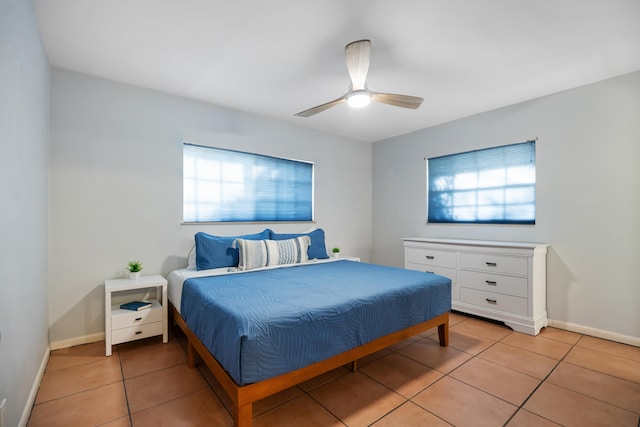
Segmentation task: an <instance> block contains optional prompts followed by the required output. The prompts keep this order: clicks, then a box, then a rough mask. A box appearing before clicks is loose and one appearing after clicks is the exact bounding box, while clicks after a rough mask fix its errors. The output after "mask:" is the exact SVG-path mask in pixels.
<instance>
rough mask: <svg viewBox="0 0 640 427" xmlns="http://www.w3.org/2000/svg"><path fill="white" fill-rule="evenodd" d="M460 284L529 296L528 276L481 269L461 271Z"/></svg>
mask: <svg viewBox="0 0 640 427" xmlns="http://www.w3.org/2000/svg"><path fill="white" fill-rule="evenodd" d="M460 284H461V285H463V286H465V287H468V288H474V289H480V290H482V291H487V292H496V293H499V294H505V295H513V296H516V297H525V298H526V297H527V286H528V280H527V278H526V277H516V276H503V275H499V274H491V273H483V272H479V271H468V270H461V271H460Z"/></svg>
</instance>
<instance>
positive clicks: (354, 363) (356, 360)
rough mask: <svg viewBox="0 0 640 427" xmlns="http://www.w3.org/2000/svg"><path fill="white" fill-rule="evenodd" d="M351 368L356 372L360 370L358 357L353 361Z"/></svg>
mask: <svg viewBox="0 0 640 427" xmlns="http://www.w3.org/2000/svg"><path fill="white" fill-rule="evenodd" d="M351 370H352V371H353V373H354V374H355V373H356V372H358V359H354V360H353V362H351Z"/></svg>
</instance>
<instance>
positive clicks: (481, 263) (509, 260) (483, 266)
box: [460, 252, 528, 276]
mask: <svg viewBox="0 0 640 427" xmlns="http://www.w3.org/2000/svg"><path fill="white" fill-rule="evenodd" d="M460 268H467V269H472V270H481V271H489V272H493V273H503V274H517V275H519V276H526V275H527V274H528V262H527V258H520V257H510V256H501V255H490V254H477V253H464V252H462V253H461V254H460Z"/></svg>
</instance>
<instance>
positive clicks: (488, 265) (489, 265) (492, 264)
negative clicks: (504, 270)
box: [485, 262, 498, 267]
mask: <svg viewBox="0 0 640 427" xmlns="http://www.w3.org/2000/svg"><path fill="white" fill-rule="evenodd" d="M485 264H487V267H497V266H498V263H497V262H486V263H485Z"/></svg>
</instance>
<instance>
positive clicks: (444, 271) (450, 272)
mask: <svg viewBox="0 0 640 427" xmlns="http://www.w3.org/2000/svg"><path fill="white" fill-rule="evenodd" d="M407 268H408V269H409V270H417V271H426V272H427V273H435V274H439V275H441V276H444V277H448V278H449V279H451V282H452V283H457V281H458V280H457V276H458V275H457V271H456V269H455V268H449V267H439V266H437V265H426V264H414V263H411V262H410V263H407Z"/></svg>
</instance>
